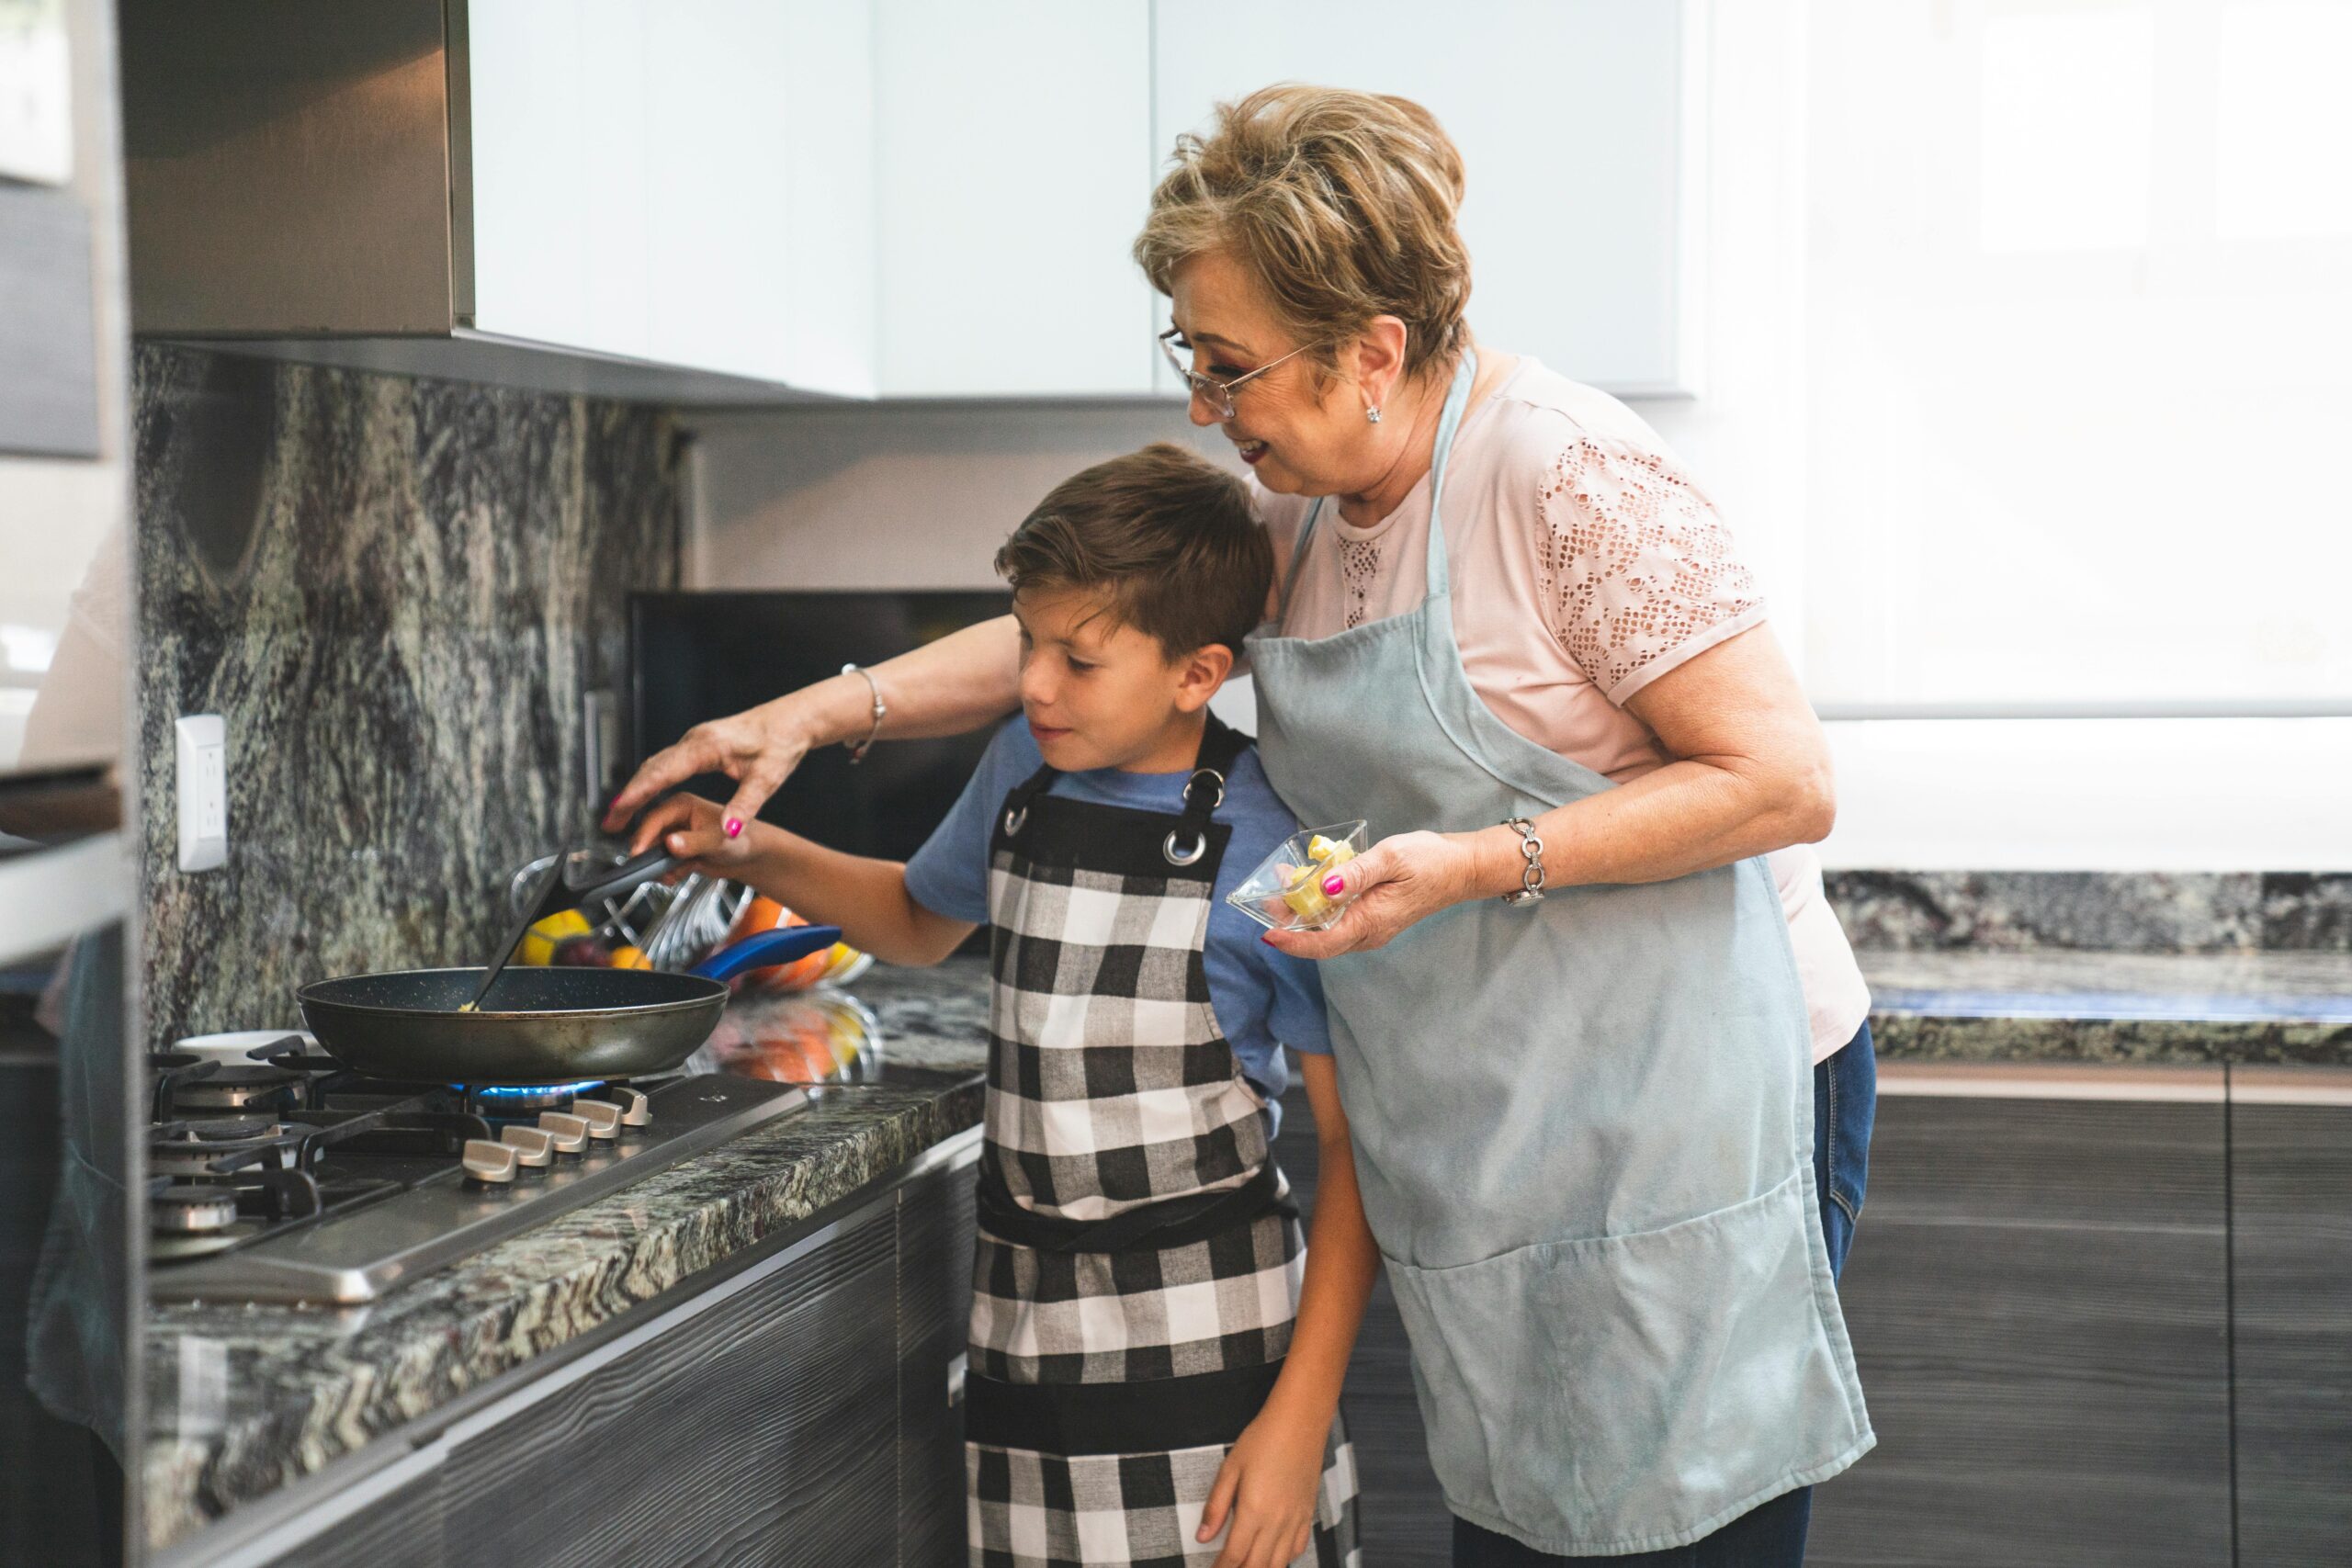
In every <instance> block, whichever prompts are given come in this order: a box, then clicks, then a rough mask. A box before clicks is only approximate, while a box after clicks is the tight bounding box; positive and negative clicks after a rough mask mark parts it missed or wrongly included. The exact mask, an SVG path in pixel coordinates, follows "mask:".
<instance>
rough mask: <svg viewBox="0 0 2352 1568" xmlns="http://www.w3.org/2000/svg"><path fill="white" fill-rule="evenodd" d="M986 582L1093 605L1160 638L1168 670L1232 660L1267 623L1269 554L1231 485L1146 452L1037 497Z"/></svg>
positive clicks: (1203, 469) (1182, 455)
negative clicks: (1069, 595)
mask: <svg viewBox="0 0 2352 1568" xmlns="http://www.w3.org/2000/svg"><path fill="white" fill-rule="evenodd" d="M996 570H997V575H998V576H1000V577H1001V578H1003V579H1004V580H1005V581H1007V582H1010V583H1011V584H1012V591H1013V592H1015V593H1019V592H1023V591H1024V590H1047V591H1056V590H1061V589H1079V590H1082V591H1085V592H1094V593H1100V594H1101V595H1103V599H1104V601H1105V604H1106V606H1107V610H1106V613H1107V614H1109V615H1111V617H1112V618H1113V619H1114V620H1115V621H1117V622H1118V623H1119V624H1120V625H1121V626H1133V627H1134V628H1135V629H1136V630H1137V631H1139V632H1143V633H1146V634H1147V635H1148V636H1151V637H1157V638H1159V646H1160V649H1161V650H1162V651H1163V652H1165V653H1166V654H1167V656H1168V657H1169V658H1170V659H1175V658H1178V657H1180V656H1182V655H1183V654H1187V653H1191V652H1193V650H1194V649H1201V648H1205V647H1207V646H1208V645H1209V644H1211V643H1223V644H1224V645H1225V646H1226V647H1227V648H1229V649H1233V651H1234V652H1235V653H1236V654H1237V655H1238V654H1239V653H1240V651H1241V639H1242V638H1243V637H1247V636H1248V635H1249V633H1250V628H1251V627H1252V626H1256V625H1257V624H1258V621H1259V618H1260V617H1261V615H1264V613H1265V608H1266V594H1267V592H1268V591H1269V590H1270V589H1271V587H1272V583H1273V578H1274V550H1273V546H1272V545H1271V544H1270V543H1268V542H1267V539H1266V531H1265V529H1263V528H1262V527H1261V526H1259V525H1258V520H1257V518H1256V517H1255V516H1253V515H1252V514H1251V513H1250V492H1249V491H1247V490H1245V489H1244V488H1243V487H1242V484H1241V481H1240V480H1239V479H1237V478H1235V477H1234V476H1233V475H1231V474H1229V473H1227V471H1226V470H1225V469H1223V468H1218V467H1217V466H1216V464H1214V463H1212V462H1210V461H1209V460H1208V459H1207V458H1205V457H1202V456H1200V455H1199V454H1198V453H1196V452H1193V451H1190V450H1187V449H1186V448H1184V447H1182V446H1176V445H1175V444H1174V443H1172V442H1168V441H1155V442H1153V443H1152V444H1151V445H1150V446H1147V447H1145V448H1144V449H1143V450H1142V451H1140V452H1130V453H1128V454H1127V455H1126V456H1125V457H1114V458H1112V459H1111V460H1110V461H1109V462H1107V463H1097V464H1095V465H1094V466H1093V467H1092V468H1087V469H1083V470H1081V471H1080V472H1079V473H1075V474H1072V475H1071V476H1070V477H1069V479H1064V480H1063V481H1062V482H1061V483H1059V484H1057V485H1056V486H1055V487H1054V488H1053V489H1052V490H1051V491H1047V492H1046V499H1045V500H1043V501H1041V502H1038V503H1037V506H1036V510H1035V511H1033V512H1031V513H1029V515H1028V516H1027V517H1025V518H1023V520H1022V524H1021V526H1020V527H1018V528H1015V529H1014V530H1013V531H1012V537H1011V538H1009V539H1007V540H1006V541H1005V542H1004V547H1003V548H1002V549H1001V550H999V551H997V553H996Z"/></svg>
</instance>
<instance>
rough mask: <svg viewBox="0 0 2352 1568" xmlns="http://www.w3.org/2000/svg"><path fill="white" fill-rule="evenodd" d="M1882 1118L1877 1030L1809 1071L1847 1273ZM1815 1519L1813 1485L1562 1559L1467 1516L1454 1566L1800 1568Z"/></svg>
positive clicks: (1817, 1170)
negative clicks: (1706, 1526)
mask: <svg viewBox="0 0 2352 1568" xmlns="http://www.w3.org/2000/svg"><path fill="white" fill-rule="evenodd" d="M1877 1114H1878V1054H1877V1052H1876V1051H1875V1050H1874V1049H1873V1048H1872V1047H1871V1026H1870V1025H1869V1024H1868V1023H1864V1024H1863V1025H1862V1027H1861V1032H1860V1033H1858V1034H1856V1035H1855V1036H1854V1038H1853V1039H1851V1040H1850V1041H1848V1042H1847V1043H1846V1044H1845V1045H1844V1046H1843V1047H1842V1048H1841V1049H1840V1050H1839V1051H1838V1054H1837V1055H1834V1056H1832V1057H1830V1058H1829V1059H1828V1060H1827V1061H1826V1062H1823V1063H1821V1064H1820V1065H1819V1066H1815V1068H1814V1069H1813V1181H1814V1186H1815V1188H1817V1189H1818V1190H1819V1191H1820V1194H1821V1234H1822V1238H1823V1240H1824V1241H1826V1243H1827V1244H1828V1247H1829V1269H1830V1272H1831V1273H1833V1274H1835V1273H1842V1272H1844V1270H1845V1268H1846V1252H1847V1249H1848V1248H1849V1247H1852V1246H1853V1244H1854V1223H1855V1221H1856V1220H1858V1219H1860V1217H1861V1213H1862V1190H1863V1188H1864V1187H1865V1186H1867V1185H1868V1183H1869V1179H1870V1166H1871V1122H1873V1121H1874V1120H1876V1119H1877ZM1812 1522H1813V1488H1812V1487H1810V1486H1801V1487H1799V1488H1797V1489H1796V1490H1795V1491H1793V1492H1783V1493H1781V1495H1779V1496H1778V1497H1775V1498H1773V1499H1771V1500H1770V1502H1767V1503H1760V1504H1758V1506H1755V1507H1753V1508H1750V1509H1749V1510H1748V1511H1747V1512H1746V1513H1744V1514H1742V1515H1740V1517H1737V1518H1736V1519H1734V1520H1732V1522H1731V1523H1729V1524H1727V1525H1725V1526H1724V1528H1723V1529H1719V1530H1717V1531H1715V1532H1714V1533H1713V1535H1710V1536H1707V1537H1705V1538H1703V1539H1702V1540H1694V1541H1692V1542H1691V1544H1690V1545H1688V1546H1677V1547H1672V1548H1669V1549H1668V1550H1667V1551H1636V1552H1634V1553H1632V1554H1631V1555H1629V1556H1619V1557H1556V1556H1554V1555H1552V1554H1551V1553H1549V1552H1543V1551H1536V1550H1535V1549H1534V1548H1532V1547H1530V1546H1522V1545H1521V1544H1520V1543H1519V1542H1518V1541H1515V1540H1511V1539H1510V1537H1509V1536H1507V1535H1498V1534H1497V1533H1495V1532H1494V1531H1493V1530H1490V1529H1481V1528H1480V1527H1478V1526H1476V1525H1474V1524H1472V1523H1470V1522H1469V1521H1468V1520H1466V1519H1460V1518H1457V1519H1455V1520H1454V1521H1453V1568H1539V1565H1540V1564H1544V1563H1551V1562H1606V1563H1610V1564H1612V1565H1613V1568H1798V1565H1799V1564H1802V1563H1803V1562H1804V1538H1805V1531H1806V1529H1807V1527H1808V1526H1810V1525H1811V1524H1812Z"/></svg>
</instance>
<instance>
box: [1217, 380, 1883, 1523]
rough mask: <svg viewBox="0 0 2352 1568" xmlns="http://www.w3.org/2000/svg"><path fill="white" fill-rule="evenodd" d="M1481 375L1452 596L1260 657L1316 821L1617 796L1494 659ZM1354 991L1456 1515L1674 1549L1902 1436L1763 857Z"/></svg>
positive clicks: (1544, 914) (1380, 954)
mask: <svg viewBox="0 0 2352 1568" xmlns="http://www.w3.org/2000/svg"><path fill="white" fill-rule="evenodd" d="M1475 371H1476V362H1475V360H1474V358H1473V357H1472V356H1471V355H1467V354H1465V355H1464V356H1463V364H1462V366H1461V368H1460V369H1459V370H1458V371H1457V372H1456V374H1455V376H1454V378H1453V390H1452V392H1451V393H1450V394H1449V395H1448V397H1447V399H1446V402H1445V411H1444V414H1443V417H1442V420H1441V421H1440V423H1439V425H1438V433H1437V445H1436V451H1435V454H1434V456H1433V457H1432V461H1431V466H1430V532H1429V597H1428V599H1427V600H1426V601H1424V602H1423V604H1421V605H1420V607H1419V608H1418V609H1416V610H1414V611H1412V612H1411V613H1409V614H1407V615H1395V616H1391V617H1389V618H1388V619H1385V620H1380V621H1373V622H1370V623H1367V624H1365V625H1363V626H1353V627H1351V628H1350V629H1348V630H1346V631H1343V632H1341V633H1340V634H1338V635H1337V636H1335V637H1321V638H1315V639H1308V638H1304V637H1281V636H1277V635H1274V630H1275V628H1274V627H1272V626H1269V627H1264V628H1261V629H1260V630H1259V631H1258V632H1257V633H1256V634H1255V635H1253V636H1252V637H1250V643H1249V648H1250V664H1251V667H1252V669H1253V671H1254V672H1255V675H1256V680H1257V689H1258V717H1259V748H1260V751H1261V755H1262V757H1263V760H1264V762H1265V768H1266V773H1267V774H1268V776H1269V777H1271V778H1272V781H1273V784H1274V787H1275V788H1276V789H1277V790H1279V791H1280V792H1281V793H1282V795H1283V799H1284V800H1285V801H1287V802H1288V803H1289V804H1290V806H1291V807H1292V808H1293V809H1294V810H1295V811H1296V812H1298V814H1299V816H1300V818H1301V820H1303V821H1306V822H1308V823H1322V822H1337V821H1344V820H1346V819H1348V818H1356V817H1362V818H1368V819H1369V820H1370V822H1371V824H1372V831H1373V833H1374V835H1375V836H1379V835H1384V834H1391V833H1399V832H1404V831H1406V830H1408V829H1416V828H1426V829H1436V830H1439V831H1457V832H1458V831H1464V830H1468V829H1478V828H1487V827H1491V826H1493V825H1495V824H1496V823H1498V822H1500V821H1501V820H1502V819H1503V818H1507V817H1514V816H1526V817H1533V816H1535V815H1537V814H1538V813H1540V812H1543V811H1546V810H1548V809H1550V808H1551V807H1555V806H1559V805H1562V804H1565V803H1566V802H1568V801H1571V800H1579V799H1582V798H1583V797H1585V796H1587V795H1596V794H1598V793H1600V791H1602V790H1605V789H1610V788H1612V787H1614V786H1613V785H1611V783H1610V782H1609V780H1607V779H1606V778H1603V777H1602V776H1601V775H1600V774H1599V773H1593V772H1592V771H1591V770H1589V769H1588V768H1584V767H1581V766H1579V765H1578V764H1577V763H1575V762H1572V761H1567V760H1566V758H1563V757H1561V756H1558V755H1556V754H1555V753H1554V752H1551V751H1548V750H1544V748H1543V747H1541V746H1538V745H1536V744H1535V743H1534V742H1532V741H1531V740H1529V739H1526V738H1524V737H1523V736H1521V735H1520V734H1518V733H1517V732H1516V731H1514V730H1512V729H1511V728H1510V727H1509V726H1507V725H1505V724H1504V723H1503V722H1502V721H1501V720H1500V719H1498V718H1497V717H1496V716H1494V714H1493V713H1492V712H1490V711H1489V710H1488V709H1487V705H1485V703H1483V702H1482V701H1480V700H1479V697H1478V695H1477V694H1476V692H1474V691H1473V690H1472V689H1471V686H1470V682H1469V680H1468V678H1467V677H1466V676H1465V675H1464V673H1463V670H1462V656H1461V652H1460V650H1459V649H1457V648H1456V647H1455V644H1454V638H1453V613H1452V609H1451V598H1450V594H1449V591H1448V581H1447V570H1446V548H1445V530H1444V529H1443V528H1442V526H1441V525H1440V524H1439V521H1438V518H1439V516H1440V513H1439V512H1438V508H1439V506H1440V505H1441V504H1442V500H1443V497H1444V494H1445V465H1446V457H1447V453H1448V451H1449V450H1450V449H1451V447H1452V446H1453V433H1454V430H1455V428H1456V426H1458V425H1459V424H1460V423H1461V420H1462V414H1463V410H1464V405H1465V404H1467V402H1468V401H1469V395H1470V383H1471V380H1472V378H1473V376H1474V374H1475ZM1320 510H1321V508H1320V505H1319V503H1318V506H1317V513H1319V512H1320ZM1315 521H1316V520H1315V518H1314V517H1312V516H1310V517H1309V519H1308V521H1307V525H1306V530H1305V532H1304V533H1302V534H1301V536H1300V537H1299V542H1298V547H1297V549H1296V550H1295V553H1294V556H1293V559H1292V564H1291V570H1290V573H1289V576H1288V578H1287V580H1286V581H1285V582H1284V584H1283V596H1282V604H1283V611H1284V612H1285V613H1287V610H1288V607H1289V601H1290V592H1291V589H1292V587H1293V586H1294V585H1295V583H1296V581H1297V573H1298V565H1299V563H1300V562H1301V561H1303V560H1304V559H1305V558H1306V552H1307V550H1308V548H1309V547H1311V545H1312V543H1313V540H1314V535H1315ZM1468 525H1469V526H1471V527H1478V526H1491V525H1492V523H1491V520H1488V519H1476V520H1471V521H1470V522H1469V524H1468ZM1278 624H1279V623H1278ZM1322 976H1323V990H1324V997H1325V998H1326V1000H1327V1002H1328V1003H1329V1008H1330V1013H1331V1034H1332V1041H1333V1044H1334V1046H1335V1048H1336V1053H1337V1061H1338V1066H1339V1073H1340V1092H1341V1099H1342V1100H1343V1101H1344V1103H1345V1105H1346V1107H1347V1112H1348V1120H1349V1122H1350V1125H1351V1128H1352V1130H1353V1133H1354V1137H1355V1147H1356V1169H1357V1173H1358V1177H1359V1180H1360V1185H1361V1186H1362V1188H1363V1202H1364V1210H1365V1213H1366V1214H1367V1215H1368V1217H1369V1218H1370V1220H1371V1223H1372V1231H1373V1235H1374V1237H1375V1238H1376V1239H1377V1240H1378V1241H1379V1243H1380V1249H1381V1252H1382V1253H1383V1254H1384V1255H1385V1258H1386V1259H1387V1267H1388V1278H1389V1280H1390V1281H1391V1283H1392V1284H1393V1285H1394V1287H1395V1289H1396V1292H1397V1305H1398V1306H1399V1307H1400V1308H1401V1309H1402V1312H1403V1314H1404V1319H1405V1326H1406V1330H1407V1332H1408V1335H1409V1336H1410V1337H1411V1340H1412V1348H1413V1375H1414V1383H1415V1385H1416V1387H1417V1389H1418V1390H1419V1395H1420V1406H1421V1415H1422V1418H1423V1420H1424V1421H1425V1422H1426V1423H1427V1426H1428V1428H1429V1442H1430V1461H1431V1462H1432V1463H1433V1464H1434V1466H1435V1468H1436V1471H1437V1475H1438V1479H1439V1481H1440V1482H1441V1483H1442V1484H1443V1485H1444V1488H1445V1495H1446V1502H1447V1505H1448V1506H1450V1507H1451V1508H1452V1509H1453V1511H1454V1512H1455V1513H1456V1514H1458V1515H1460V1516H1461V1517H1464V1518H1465V1519H1468V1520H1470V1521H1471V1522H1473V1523H1475V1524H1478V1525H1483V1526H1485V1527H1486V1528H1487V1529H1492V1530H1498V1531H1500V1532H1502V1533H1503V1534H1506V1535H1510V1536H1513V1537H1515V1538H1517V1539H1518V1540H1521V1541H1524V1542H1525V1543H1526V1544H1528V1545H1530V1546H1532V1547H1534V1548H1535V1549H1537V1550H1538V1551H1548V1552H1555V1553H1561V1554H1566V1555H1578V1554H1594V1555H1599V1554H1605V1553H1616V1552H1629V1551H1657V1550H1661V1549H1663V1548H1667V1547H1673V1546H1680V1545H1683V1544H1685V1543H1687V1542H1690V1541H1692V1540H1698V1539H1699V1538H1700V1537H1702V1536H1704V1535H1706V1534H1708V1533H1709V1532H1710V1531H1712V1530H1714V1529H1718V1528H1719V1527H1721V1526H1723V1525H1724V1524H1726V1523H1728V1522H1730V1521H1731V1520H1732V1519H1734V1518H1736V1517H1738V1516H1739V1515H1741V1514H1743V1513H1746V1512H1747V1510H1749V1509H1750V1508H1753V1507H1755V1506H1758V1504H1761V1503H1764V1502H1767V1501H1769V1500H1770V1499H1771V1498H1773V1497H1775V1496H1778V1495H1780V1494H1781V1493H1783V1492H1787V1491H1790V1490H1792V1488H1795V1487H1798V1486H1804V1485H1808V1484H1811V1483H1814V1482H1817V1481H1821V1480H1824V1479H1826V1478H1827V1477H1829V1476H1832V1475H1835V1474H1836V1473H1838V1472H1839V1471H1841V1470H1843V1469H1845V1468H1846V1466H1848V1465H1849V1464H1851V1463H1852V1462H1853V1461H1855V1460H1856V1459H1858V1458H1859V1457H1860V1456H1861V1455H1862V1454H1863V1453H1865V1452H1867V1451H1868V1450H1869V1449H1870V1447H1871V1444H1872V1443H1873V1442H1874V1441H1875V1440H1876V1439H1875V1438H1873V1437H1872V1435H1871V1428H1870V1417H1869V1415H1868V1413H1867V1412H1865V1411H1864V1409H1863V1408H1862V1395H1861V1386H1860V1382H1858V1381H1857V1379H1856V1377H1855V1374H1854V1358H1853V1351H1852V1349H1851V1348H1850V1347H1849V1344H1848V1342H1847V1338H1846V1325H1845V1322H1844V1319H1843V1318H1842V1317H1841V1316H1840V1315H1839V1314H1838V1296H1837V1292H1836V1290H1835V1288H1834V1287H1833V1286H1832V1284H1831V1282H1830V1273H1829V1260H1828V1256H1827V1254H1826V1252H1825V1251H1824V1249H1823V1246H1822V1236H1821V1222H1820V1216H1819V1214H1818V1213H1817V1212H1816V1209H1815V1192H1814V1180H1813V1097H1812V1092H1811V1076H1810V1064H1811V1058H1812V1041H1811V1037H1810V1032H1809V1030H1808V1027H1807V1021H1806V1012H1805V1005H1804V993H1803V991H1802V990H1801V989H1800V987H1799V986H1798V982H1797V973H1796V963H1795V959H1794V957H1793V955H1792V953H1791V952H1790V948H1789V931H1788V920H1787V918H1786V917H1785V916H1784V915H1783V914H1782V912H1781V900H1780V896H1779V894H1778V892H1777V891H1776V890H1775V888H1774V886H1773V882H1772V876H1771V873H1770V870H1769V869H1768V868H1767V867H1766V865H1765V863H1764V862H1763V861H1762V860H1760V859H1759V860H1747V861H1742V862H1740V863H1738V864H1736V865H1730V866H1725V867H1723V868H1721V869H1719V870H1715V871H1708V872H1701V873H1699V874H1695V875H1691V876H1684V877H1679V878H1677V879H1675V880H1674V881H1671V882H1659V883H1648V884H1643V885H1639V886H1597V887H1560V888H1555V889H1553V890H1552V891H1551V893H1550V894H1549V896H1548V897H1545V898H1544V901H1543V902H1541V903H1539V904H1535V905H1533V906H1532V907H1527V908H1510V907H1509V906H1506V905H1505V904H1503V903H1502V902H1501V901H1500V900H1498V899H1493V898H1485V899H1479V900H1476V901H1474V902H1471V903H1466V904H1460V905H1456V906H1455V907H1453V908H1450V909H1446V910H1443V911H1442V912H1441V913H1439V914H1436V915H1432V916H1430V918H1429V919H1424V920H1422V921H1420V922H1419V923H1418V924H1417V925H1414V926H1413V927H1411V928H1410V929H1408V930H1407V931H1403V932H1400V933H1399V934H1398V935H1397V938H1396V940H1394V941H1393V942H1390V943H1389V944H1388V945H1387V946H1386V947H1385V948H1382V949H1380V950H1379V951H1377V952H1373V953H1351V954H1348V955H1346V956H1344V957H1340V958H1334V959H1329V960H1327V961H1326V962H1325V963H1324V964H1323V966H1322Z"/></svg>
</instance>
